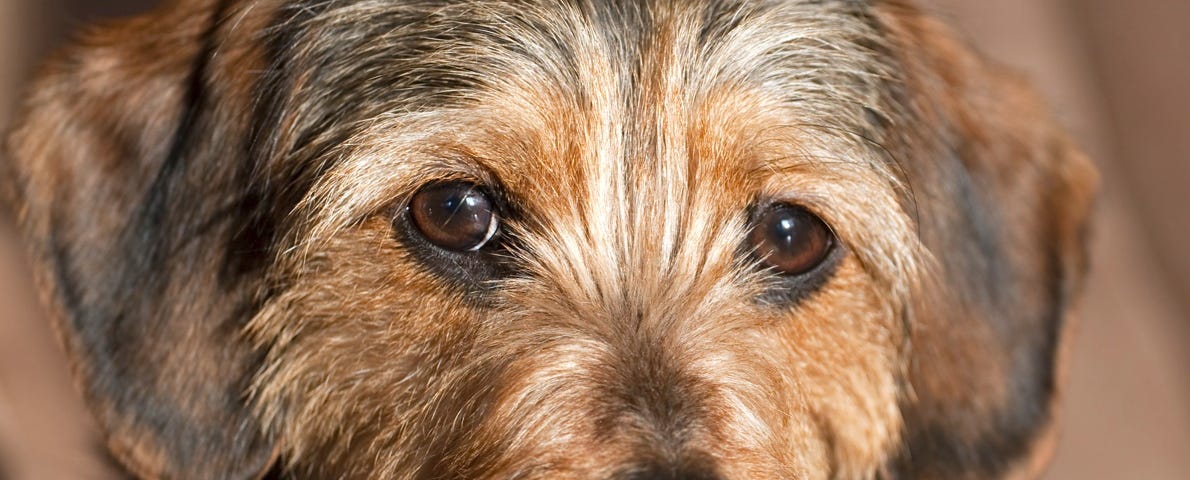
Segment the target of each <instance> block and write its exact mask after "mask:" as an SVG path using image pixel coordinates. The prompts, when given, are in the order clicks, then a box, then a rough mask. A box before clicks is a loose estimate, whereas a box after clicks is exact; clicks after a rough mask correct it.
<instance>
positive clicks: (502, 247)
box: [387, 179, 516, 301]
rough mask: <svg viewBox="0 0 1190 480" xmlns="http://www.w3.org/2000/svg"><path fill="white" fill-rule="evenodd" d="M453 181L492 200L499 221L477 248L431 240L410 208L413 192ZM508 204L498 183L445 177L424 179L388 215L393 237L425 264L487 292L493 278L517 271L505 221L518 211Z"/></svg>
mask: <svg viewBox="0 0 1190 480" xmlns="http://www.w3.org/2000/svg"><path fill="white" fill-rule="evenodd" d="M453 183H459V184H467V185H473V186H474V187H475V188H477V189H479V190H480V191H481V192H483V193H484V194H485V195H487V196H488V198H489V200H490V201H491V202H492V211H493V214H494V215H495V216H496V218H497V219H498V221H499V222H500V224H499V225H497V227H496V232H495V233H493V234H492V237H491V238H490V239H489V240H488V241H487V242H486V243H485V244H484V245H483V246H482V247H480V248H479V249H477V250H468V251H455V250H449V249H447V248H443V247H441V246H439V245H437V244H435V243H433V242H431V241H430V240H429V239H428V238H426V237H425V236H424V235H423V234H422V232H421V231H420V229H419V228H418V226H417V224H416V223H415V222H414V219H413V215H412V214H411V212H410V207H411V205H412V202H413V197H414V195H416V194H417V193H418V192H420V191H422V189H424V188H429V187H431V186H438V185H443V184H453ZM509 205H511V203H510V202H509V200H508V196H507V195H506V194H504V193H503V190H502V189H501V188H500V187H499V186H493V185H491V184H490V183H485V182H480V181H474V180H468V179H445V180H433V181H429V182H425V183H422V184H420V185H418V186H417V187H415V188H413V189H411V190H410V193H409V194H408V195H406V196H405V197H404V198H402V199H401V200H400V201H398V202H395V203H394V204H393V205H392V207H390V208H389V209H388V213H387V215H388V218H389V219H390V221H391V225H392V231H393V236H394V238H395V239H396V241H397V242H398V243H399V244H400V245H401V246H402V247H403V248H402V249H403V250H404V251H405V252H406V253H407V254H408V255H409V256H410V257H411V258H412V259H413V260H414V261H415V262H416V263H417V264H419V265H420V266H421V267H422V268H424V269H425V270H426V271H429V272H430V273H432V274H434V275H435V276H437V277H439V278H442V279H444V280H446V282H447V283H448V284H450V285H453V286H454V287H457V288H459V289H461V290H462V291H464V292H471V293H485V292H490V291H491V290H492V289H493V285H494V283H495V282H494V280H498V279H501V278H506V277H508V276H510V275H512V274H513V273H514V272H515V268H514V265H513V262H512V261H511V258H510V255H509V254H508V251H509V246H510V243H511V241H512V239H511V237H510V236H509V235H508V234H507V232H506V228H505V224H506V223H507V222H508V221H509V220H510V219H513V218H516V212H515V211H514V210H512V209H511V208H509ZM465 298H467V299H469V301H470V300H475V301H480V300H481V299H482V295H481V296H475V295H465Z"/></svg>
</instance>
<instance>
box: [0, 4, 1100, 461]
mask: <svg viewBox="0 0 1190 480" xmlns="http://www.w3.org/2000/svg"><path fill="white" fill-rule="evenodd" d="M1039 103H1040V102H1038V101H1037V99H1036V98H1035V97H1034V96H1033V95H1032V94H1031V93H1030V92H1029V91H1028V89H1027V88H1025V87H1023V86H1022V85H1021V83H1020V82H1018V81H1017V80H1015V79H1014V78H1012V77H1010V76H1007V75H1005V74H1004V73H1002V72H1000V71H998V70H997V69H995V68H993V67H989V66H988V65H986V63H985V62H983V61H982V60H981V59H980V58H978V57H977V56H975V55H973V54H972V53H970V52H969V51H968V50H967V49H966V48H965V47H964V46H962V45H961V44H959V43H957V42H956V41H955V40H954V38H953V36H952V34H951V33H950V32H949V31H948V30H947V29H946V28H945V27H943V26H941V25H940V24H938V23H936V22H935V21H934V20H932V19H931V18H930V17H928V16H926V15H924V14H923V13H922V12H921V11H919V10H918V9H917V8H916V7H914V6H913V5H911V4H910V2H907V1H898V0H883V1H881V0H874V1H870V2H860V1H845V0H828V1H809V0H806V1H756V2H735V1H697V2H679V1H672V2H671V1H654V2H635V1H623V2H620V1H610V0H609V1H594V0H592V1H581V2H560V1H559V2H555V1H525V2H504V1H474V2H461V3H459V2H427V1H404V0H394V1H373V0H342V1H319V2H307V1H281V0H259V1H247V0H245V1H215V0H209V1H202V0H194V1H179V2H175V3H173V4H171V5H169V6H167V7H164V8H163V9H161V10H159V11H157V12H156V13H153V14H151V15H148V16H145V17H142V18H139V19H134V20H130V21H126V22H123V23H119V24H115V25H111V26H108V27H106V28H103V29H99V30H96V31H93V32H91V33H90V34H88V35H86V36H84V37H83V38H82V40H81V41H80V44H79V45H78V46H76V47H74V48H72V49H69V50H67V51H65V52H64V54H62V55H61V56H60V57H58V58H57V59H56V60H55V61H54V62H53V63H52V64H51V66H50V67H49V68H48V69H47V71H46V72H45V74H44V75H43V76H42V78H41V80H40V82H39V83H38V84H37V85H36V87H35V89H34V90H33V96H32V99H31V100H30V102H29V107H28V110H27V112H26V114H25V117H24V121H23V123H22V124H21V126H20V128H19V129H18V131H17V132H16V133H15V135H14V136H13V138H12V142H11V153H12V156H11V161H10V162H9V163H7V164H0V169H3V171H2V172H0V173H3V174H4V175H0V177H3V179H4V181H5V183H4V185H0V193H4V194H5V195H6V196H7V197H8V198H9V200H10V204H11V205H14V206H15V207H16V209H15V211H16V213H17V216H18V218H19V222H20V224H21V226H22V228H23V230H24V231H25V233H26V238H27V240H28V244H29V246H30V250H31V252H32V256H33V258H34V263H35V265H36V268H37V270H38V272H39V281H40V283H41V285H42V286H43V290H44V292H45V293H46V298H47V303H49V305H50V308H51V310H52V313H53V315H54V317H55V318H56V321H57V325H58V327H59V330H60V332H61V333H62V337H63V341H64V343H65V345H66V347H67V350H68V352H69V354H70V355H71V356H72V358H73V360H74V364H75V369H76V374H77V375H78V378H79V379H80V383H81V385H82V387H83V390H84V392H85V394H86V398H87V401H88V403H89V405H90V406H91V408H92V411H93V412H94V414H95V415H96V417H97V418H98V419H99V421H100V424H101V425H102V427H103V431H104V433H105V435H106V438H107V443H108V446H109V447H110V448H111V449H112V451H113V452H114V453H115V454H116V456H117V457H118V458H119V459H120V460H121V461H122V462H123V463H124V464H125V465H126V466H128V467H129V469H130V470H132V471H133V472H135V473H138V474H140V475H143V476H149V477H155V476H163V477H182V476H185V477H189V476H194V477H211V478H228V477H249V476H254V475H259V474H262V473H264V472H265V471H268V470H269V469H271V468H275V470H274V471H275V472H280V473H283V474H293V475H297V476H302V475H307V476H313V477H317V478H324V477H327V478H329V477H353V478H354V477H371V478H409V479H414V478H491V479H497V478H592V479H621V478H642V479H643V478H673V479H678V478H683V479H685V478H698V479H718V478H723V479H729V478H730V479H745V478H828V477H833V478H858V477H871V476H875V475H882V476H887V477H908V478H968V477H977V478H983V477H993V476H1005V475H1011V474H1017V473H1028V472H1031V471H1033V470H1034V469H1035V468H1036V467H1037V466H1038V465H1039V462H1040V459H1042V458H1043V457H1044V453H1045V450H1046V449H1047V447H1046V445H1047V439H1048V438H1049V437H1048V433H1047V432H1050V431H1051V430H1052V424H1053V421H1054V408H1053V402H1054V399H1055V394H1056V389H1057V386H1056V385H1057V372H1058V370H1059V360H1060V358H1061V355H1060V352H1061V350H1062V348H1061V346H1062V345H1063V339H1064V335H1063V332H1064V330H1065V326H1066V325H1067V323H1068V320H1067V317H1068V310H1069V306H1070V302H1071V299H1072V295H1073V293H1074V292H1075V291H1076V290H1077V289H1078V288H1077V287H1078V284H1079V281H1080V278H1081V276H1082V274H1083V270H1084V253H1085V249H1084V245H1083V243H1084V240H1083V230H1084V223H1085V220H1086V217H1087V212H1088V209H1089V204H1090V198H1091V196H1092V191H1093V189H1094V183H1095V180H1094V173H1093V171H1092V169H1091V167H1090V166H1089V163H1088V162H1087V161H1086V160H1085V159H1083V158H1082V157H1081V156H1080V155H1079V154H1078V153H1077V152H1076V151H1075V150H1074V148H1073V147H1072V146H1071V145H1070V143H1069V142H1068V141H1067V139H1066V138H1065V136H1064V135H1063V134H1062V133H1061V131H1060V130H1059V129H1057V128H1056V127H1055V126H1054V124H1053V123H1052V122H1051V121H1050V120H1049V119H1048V116H1047V114H1046V113H1045V112H1044V111H1043V109H1041V108H1040V107H1039Z"/></svg>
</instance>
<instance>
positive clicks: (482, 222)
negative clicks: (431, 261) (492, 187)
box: [409, 182, 499, 252]
mask: <svg viewBox="0 0 1190 480" xmlns="http://www.w3.org/2000/svg"><path fill="white" fill-rule="evenodd" d="M409 216H410V218H411V219H412V220H413V225H414V226H416V227H417V230H418V231H419V232H421V234H422V235H423V236H424V237H425V238H426V239H427V240H429V241H430V243H433V244H434V245H437V246H439V247H442V248H443V249H446V250H451V251H455V252H473V251H476V250H479V249H480V248H482V247H483V246H484V245H486V244H487V243H488V242H489V241H491V239H492V237H493V236H495V234H496V229H497V227H498V226H499V217H498V216H497V215H496V212H495V210H494V207H493V205H492V200H491V199H490V198H488V196H487V194H485V193H484V192H483V190H481V189H480V188H479V187H478V186H476V185H475V184H471V183H466V182H445V183H435V184H430V185H427V186H425V187H422V189H421V190H419V191H418V192H417V193H416V194H414V195H413V200H412V201H411V202H409Z"/></svg>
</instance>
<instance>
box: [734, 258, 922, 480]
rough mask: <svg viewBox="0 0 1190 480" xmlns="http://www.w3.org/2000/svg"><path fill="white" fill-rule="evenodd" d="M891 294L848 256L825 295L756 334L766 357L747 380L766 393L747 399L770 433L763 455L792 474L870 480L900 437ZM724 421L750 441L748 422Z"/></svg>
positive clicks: (896, 329)
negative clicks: (777, 460)
mask: <svg viewBox="0 0 1190 480" xmlns="http://www.w3.org/2000/svg"><path fill="white" fill-rule="evenodd" d="M888 297H889V295H888V294H887V292H881V291H880V290H879V288H878V287H877V286H876V282H875V281H874V279H873V278H872V277H871V276H869V275H868V274H867V273H866V272H865V271H864V270H863V268H862V267H861V265H860V264H859V262H858V261H856V260H855V258H854V257H850V258H848V259H847V260H846V261H844V262H843V263H842V264H841V265H840V267H839V269H838V271H837V273H836V276H835V278H833V279H832V280H831V281H830V282H829V283H828V284H827V285H826V286H825V287H824V288H823V289H822V290H820V291H819V292H817V293H816V294H814V295H812V296H811V297H809V298H807V299H806V300H805V301H804V302H803V303H802V304H801V305H799V306H798V307H797V308H796V311H794V312H793V313H792V314H789V315H780V316H775V317H774V318H773V320H772V322H773V323H772V325H773V326H772V327H771V329H768V330H762V331H760V332H758V335H759V337H760V338H758V339H757V340H756V341H757V342H758V343H760V344H762V345H765V348H764V349H763V350H764V352H763V353H764V354H765V355H764V356H763V358H762V359H760V362H759V363H758V364H756V365H752V366H749V368H748V370H749V372H748V373H746V374H747V375H752V376H753V377H752V378H754V381H755V382H756V383H758V384H761V385H763V386H764V387H765V388H763V389H761V390H760V391H758V392H756V393H760V394H761V396H758V397H753V398H751V403H752V404H753V405H754V407H753V408H754V409H755V411H756V412H757V413H758V414H759V415H760V417H761V418H763V419H764V423H765V424H766V426H768V427H769V428H770V429H771V432H769V435H768V437H769V438H770V443H769V444H768V445H765V450H767V451H768V452H773V454H774V455H777V456H778V458H780V459H781V460H782V462H781V463H783V464H786V465H790V464H792V465H798V466H799V467H800V468H801V469H804V470H800V471H795V472H792V473H795V474H796V475H794V477H796V478H815V475H817V474H824V475H830V476H833V477H834V478H864V477H868V476H870V475H872V474H873V472H875V471H876V470H877V469H878V468H879V467H880V465H881V463H882V462H884V461H885V460H886V459H887V457H888V456H889V455H890V453H891V452H892V451H893V450H894V448H895V446H896V444H897V442H898V441H899V435H900V430H901V420H900V413H899V409H898V404H897V401H898V382H899V380H900V375H901V373H900V372H901V364H902V361H903V360H902V359H901V355H902V349H901V344H902V336H901V330H900V324H899V319H898V318H897V316H896V314H895V310H894V309H893V308H892V306H891V305H890V304H889V303H888V301H887V299H888ZM744 346H746V345H741V347H744ZM756 351H757V349H755V348H753V349H752V352H756ZM745 354H746V353H745V352H741V355H745ZM753 355H755V353H753ZM728 378H730V377H728ZM742 398H747V397H742ZM729 412H730V410H729ZM728 418H731V419H733V421H734V422H735V423H736V424H737V425H738V427H737V428H738V429H740V430H741V433H740V434H738V436H740V437H742V438H748V437H749V436H750V435H749V434H747V433H745V432H747V431H748V430H749V429H754V428H753V427H750V426H748V425H747V424H746V423H742V422H739V420H741V419H746V418H747V416H744V415H739V414H735V413H732V414H729V415H728ZM807 439H812V440H809V441H808V440H807ZM781 457H786V458H781ZM828 472H829V473H828ZM787 473H788V472H787ZM745 477H746V475H745V476H743V477H739V478H745ZM823 478H825V476H824V477H823Z"/></svg>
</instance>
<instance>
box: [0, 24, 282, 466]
mask: <svg viewBox="0 0 1190 480" xmlns="http://www.w3.org/2000/svg"><path fill="white" fill-rule="evenodd" d="M169 3H170V5H167V6H166V7H164V8H162V9H161V10H159V11H158V12H156V13H153V14H150V15H148V16H144V17H140V18H136V19H132V20H128V21H124V22H120V23H116V24H112V25H108V26H105V27H103V28H101V29H98V30H93V31H91V32H88V33H87V34H86V35H84V36H83V37H82V38H81V40H80V41H78V42H77V43H76V44H75V45H72V46H71V47H70V48H68V49H67V50H65V51H64V52H63V53H62V54H60V55H59V56H58V57H57V58H55V59H54V60H53V61H52V62H51V63H50V64H49V65H48V66H47V68H46V69H45V70H44V71H43V72H42V75H41V76H40V78H39V80H38V81H37V83H36V84H35V85H34V88H33V89H32V96H31V98H30V99H29V101H28V103H27V106H26V111H25V112H24V114H23V119H22V121H21V122H20V123H19V124H18V129H17V130H16V131H15V133H14V134H13V136H12V137H11V139H10V144H9V150H10V155H8V156H7V159H0V162H3V165H0V175H3V177H4V178H2V179H0V195H3V196H4V197H5V198H4V199H3V200H4V201H6V202H7V203H9V205H10V206H11V207H13V208H12V210H13V211H14V213H15V216H16V217H17V223H18V224H19V227H20V229H21V230H22V231H23V236H24V240H25V242H26V244H27V245H28V248H29V251H30V257H31V261H32V264H33V269H34V271H35V274H36V276H37V281H38V283H39V287H40V288H39V289H40V290H41V292H42V297H43V303H44V304H46V306H47V307H48V308H49V313H50V315H51V316H52V317H53V320H54V322H55V324H56V327H57V330H58V333H59V336H60V338H61V340H62V343H64V345H65V347H66V350H67V353H68V355H69V356H70V360H71V363H72V366H73V369H74V373H75V377H76V379H77V383H78V384H79V385H80V387H81V389H82V391H83V393H84V395H85V397H86V401H87V404H88V407H89V408H90V409H91V412H92V413H93V415H94V416H95V417H96V419H97V420H98V423H99V426H100V428H101V430H102V433H103V435H104V436H105V438H106V442H107V446H108V447H109V448H110V449H111V450H112V452H113V454H114V455H115V456H116V457H117V458H118V459H119V460H120V461H121V462H122V463H123V464H124V465H125V466H126V467H127V468H128V469H129V470H130V471H131V472H132V473H134V474H136V475H137V476H139V477H143V478H255V477H259V476H261V475H263V474H264V473H265V472H266V471H267V470H268V468H269V465H270V464H271V463H272V461H273V459H274V448H273V446H272V442H271V440H270V439H269V438H268V437H267V435H266V434H264V433H263V430H262V428H261V426H260V425H259V422H258V421H257V420H256V419H255V417H254V415H253V414H252V410H251V408H250V406H249V399H248V398H247V391H248V387H249V385H250V383H251V379H252V375H253V373H254V369H255V366H256V365H257V364H258V362H259V359H258V357H257V353H255V352H254V350H253V348H252V345H251V344H250V343H249V342H248V341H246V340H245V339H244V338H243V337H242V335H241V329H242V327H243V325H244V324H245V323H246V321H247V319H248V318H249V317H250V316H251V314H252V312H253V311H254V310H255V305H256V304H257V302H258V299H256V298H255V295H256V294H257V293H258V292H259V290H260V288H259V284H260V280H259V278H260V277H261V276H262V275H263V274H262V273H260V272H258V271H256V270H255V269H258V267H256V266H255V265H254V264H253V263H252V262H246V261H244V259H259V258H263V257H265V256H266V255H267V254H268V249H267V248H266V246H265V245H264V242H265V241H266V239H267V236H268V232H267V230H261V229H258V228H256V227H257V225H254V224H253V223H252V222H251V221H250V218H249V217H250V215H249V214H248V212H249V211H250V210H251V207H252V204H253V202H252V197H251V196H245V194H246V193H248V192H246V191H245V190H246V189H245V188H244V181H243V179H244V178H245V176H246V174H245V172H247V171H248V170H250V168H251V167H250V165H249V162H248V159H247V158H246V157H247V155H246V154H245V153H244V152H245V151H246V150H247V149H246V148H245V147H244V145H245V143H244V142H245V141H246V140H245V137H246V134H245V133H244V132H245V131H247V130H249V129H248V128H246V127H245V124H246V123H247V120H245V117H247V115H246V114H245V113H244V111H245V110H247V109H248V108H249V107H248V105H250V104H251V98H248V96H247V95H246V94H244V93H243V91H244V90H246V89H247V88H248V87H244V86H243V85H242V84H243V83H245V82H251V80H250V76H249V75H250V73H247V72H248V70H250V69H249V68H241V70H240V71H239V72H237V74H235V75H226V74H220V73H219V72H220V71H222V70H221V69H227V65H216V64H215V63H214V62H216V61H220V62H236V61H239V60H237V59H240V58H245V57H246V56H247V55H248V54H247V53H245V52H244V51H241V50H235V49H233V48H232V47H229V46H226V45H225V44H224V43H222V42H221V40H220V39H216V38H214V36H215V35H216V34H217V31H218V30H219V28H218V26H219V25H220V24H221V23H220V22H219V21H217V19H219V18H220V14H217V13H214V10H215V9H216V7H215V5H216V4H219V3H222V4H228V3H229V2H215V1H194V2H169ZM216 47H218V48H221V50H219V52H218V53H219V55H214V52H213V50H214V49H215V48H216ZM216 59H218V60H216ZM219 75H222V77H219Z"/></svg>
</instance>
